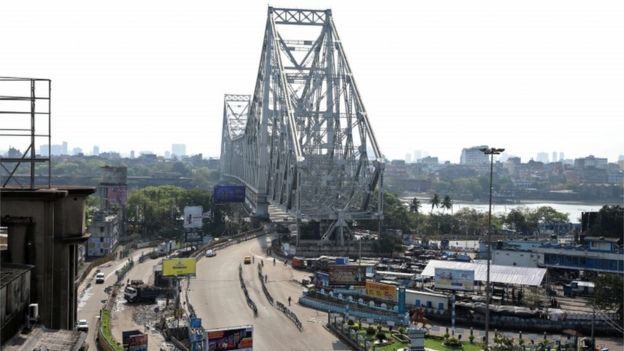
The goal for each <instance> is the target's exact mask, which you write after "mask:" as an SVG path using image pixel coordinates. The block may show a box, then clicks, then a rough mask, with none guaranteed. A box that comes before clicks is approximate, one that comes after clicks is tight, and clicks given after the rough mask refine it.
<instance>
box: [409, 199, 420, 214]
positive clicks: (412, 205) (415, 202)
mask: <svg viewBox="0 0 624 351" xmlns="http://www.w3.org/2000/svg"><path fill="white" fill-rule="evenodd" d="M421 206H422V205H421V204H420V200H418V199H417V198H413V199H412V202H411V203H410V211H411V212H413V213H418V210H420V207H421Z"/></svg>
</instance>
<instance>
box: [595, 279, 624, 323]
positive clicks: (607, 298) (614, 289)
mask: <svg viewBox="0 0 624 351" xmlns="http://www.w3.org/2000/svg"><path fill="white" fill-rule="evenodd" d="M623 299H624V278H622V276H621V275H619V274H612V273H604V274H600V275H598V276H596V278H594V301H595V303H596V307H598V308H600V309H607V310H616V311H617V312H618V313H619V314H620V320H621V319H622V318H623V316H622V302H623Z"/></svg>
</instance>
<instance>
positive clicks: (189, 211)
mask: <svg viewBox="0 0 624 351" xmlns="http://www.w3.org/2000/svg"><path fill="white" fill-rule="evenodd" d="M203 214H204V208H203V207H202V206H184V229H194V228H201V227H202V216H203Z"/></svg>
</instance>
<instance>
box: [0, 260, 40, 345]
mask: <svg viewBox="0 0 624 351" xmlns="http://www.w3.org/2000/svg"><path fill="white" fill-rule="evenodd" d="M32 269H33V266H30V265H21V264H11V263H2V264H0V341H2V342H4V341H6V340H7V339H9V338H10V337H11V336H13V335H15V333H17V332H18V330H19V329H20V327H21V326H22V324H24V322H25V317H26V314H27V313H28V305H29V304H30V280H31V278H30V276H31V271H32Z"/></svg>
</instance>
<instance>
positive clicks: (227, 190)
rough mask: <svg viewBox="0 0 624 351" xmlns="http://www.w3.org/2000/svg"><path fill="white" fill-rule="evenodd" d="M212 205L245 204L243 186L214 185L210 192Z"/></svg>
mask: <svg viewBox="0 0 624 351" xmlns="http://www.w3.org/2000/svg"><path fill="white" fill-rule="evenodd" d="M212 200H213V201H214V203H216V204H219V203H226V202H245V186H244V185H215V187H214V189H213V192H212Z"/></svg>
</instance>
